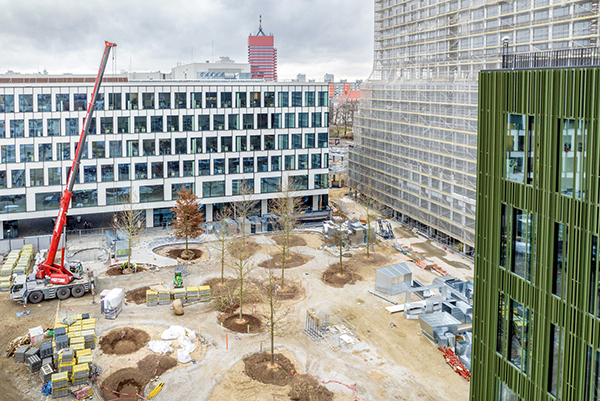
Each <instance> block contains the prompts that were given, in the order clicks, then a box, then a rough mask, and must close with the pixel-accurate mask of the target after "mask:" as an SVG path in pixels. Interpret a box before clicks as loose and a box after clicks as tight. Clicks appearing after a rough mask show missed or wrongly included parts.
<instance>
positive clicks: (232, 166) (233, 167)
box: [227, 157, 240, 174]
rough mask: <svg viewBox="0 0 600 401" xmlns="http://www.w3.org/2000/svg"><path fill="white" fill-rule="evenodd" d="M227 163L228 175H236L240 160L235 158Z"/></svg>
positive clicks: (238, 170)
mask: <svg viewBox="0 0 600 401" xmlns="http://www.w3.org/2000/svg"><path fill="white" fill-rule="evenodd" d="M227 162H228V163H229V174H238V173H239V172H240V159H239V158H237V157H235V158H233V159H229V160H228V161H227Z"/></svg>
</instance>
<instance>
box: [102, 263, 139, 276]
mask: <svg viewBox="0 0 600 401" xmlns="http://www.w3.org/2000/svg"><path fill="white" fill-rule="evenodd" d="M146 270H148V269H147V268H146V267H145V266H142V265H140V264H138V265H137V268H136V269H135V271H134V269H121V264H120V263H119V264H117V265H114V266H111V267H110V269H108V270H107V271H106V273H104V275H105V276H111V277H114V276H125V275H127V274H134V273H141V272H145V271H146Z"/></svg>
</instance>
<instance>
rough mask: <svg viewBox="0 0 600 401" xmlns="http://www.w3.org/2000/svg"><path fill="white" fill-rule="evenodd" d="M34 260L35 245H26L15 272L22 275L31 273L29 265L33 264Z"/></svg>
mask: <svg viewBox="0 0 600 401" xmlns="http://www.w3.org/2000/svg"><path fill="white" fill-rule="evenodd" d="M32 260H33V245H24V246H23V250H22V251H21V255H20V256H19V260H18V261H17V265H16V266H15V269H14V274H15V275H20V274H27V273H29V267H30V266H31V261H32Z"/></svg>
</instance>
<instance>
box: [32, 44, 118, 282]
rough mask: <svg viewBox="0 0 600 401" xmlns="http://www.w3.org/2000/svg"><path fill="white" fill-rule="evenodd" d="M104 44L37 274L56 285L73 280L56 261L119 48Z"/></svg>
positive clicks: (70, 273) (71, 275)
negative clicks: (104, 85)
mask: <svg viewBox="0 0 600 401" xmlns="http://www.w3.org/2000/svg"><path fill="white" fill-rule="evenodd" d="M104 44H105V47H104V54H103V55H102V61H101V62H100V68H99V70H98V76H97V77H96V83H95V84H94V91H93V92H92V98H91V101H90V103H89V105H88V109H87V112H86V114H85V120H84V123H83V129H82V130H81V134H80V135H79V144H78V146H77V150H76V152H75V158H74V159H73V166H72V167H71V171H70V173H69V178H68V181H67V187H66V188H65V190H64V192H63V195H62V198H61V199H60V208H59V210H58V218H57V219H56V223H55V225H54V231H53V232H52V242H51V243H50V248H49V249H48V256H47V258H46V261H45V262H43V263H40V264H39V265H38V270H37V273H36V277H37V278H44V277H46V276H48V277H50V279H51V282H53V283H56V284H66V283H69V282H71V281H72V280H73V274H72V272H71V271H69V269H65V267H64V257H63V259H62V260H63V261H62V262H61V264H60V265H57V264H55V263H54V259H55V257H56V252H57V251H58V245H59V243H60V238H61V236H62V232H63V229H64V227H65V225H66V223H67V212H68V210H69V204H70V203H71V197H72V196H73V186H74V185H75V181H76V180H77V177H78V176H79V174H78V173H79V164H80V162H81V156H82V154H83V148H84V146H85V144H86V140H87V133H88V130H89V129H90V125H91V122H92V115H93V114H94V109H95V107H96V98H97V96H98V90H99V89H100V85H101V84H102V77H103V76H104V70H105V69H106V64H107V63H108V56H109V54H110V49H111V48H112V47H116V46H117V45H116V44H115V43H110V42H104ZM63 256H64V255H63Z"/></svg>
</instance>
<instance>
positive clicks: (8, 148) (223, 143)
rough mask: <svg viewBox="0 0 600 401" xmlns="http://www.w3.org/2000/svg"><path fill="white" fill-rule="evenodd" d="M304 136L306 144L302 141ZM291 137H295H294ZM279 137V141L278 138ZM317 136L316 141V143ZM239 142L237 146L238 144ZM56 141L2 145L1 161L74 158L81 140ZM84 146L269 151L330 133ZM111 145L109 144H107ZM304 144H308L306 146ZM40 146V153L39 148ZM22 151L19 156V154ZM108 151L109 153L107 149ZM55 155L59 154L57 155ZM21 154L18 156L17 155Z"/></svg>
mask: <svg viewBox="0 0 600 401" xmlns="http://www.w3.org/2000/svg"><path fill="white" fill-rule="evenodd" d="M302 135H304V143H303V142H302ZM290 137H291V140H290ZM275 139H277V142H276V141H275ZM315 139H316V142H315ZM234 144H235V147H234ZM52 145H53V144H52V143H40V144H37V147H36V145H34V144H21V145H2V146H0V162H2V163H17V161H18V162H20V163H27V162H33V161H39V162H47V161H52V160H71V157H72V156H75V151H76V149H77V142H74V143H73V146H71V143H70V142H64V143H63V142H58V143H56V144H55V145H56V146H54V152H52V148H53V146H52ZM86 145H87V146H86V147H85V148H84V149H83V152H82V156H81V158H82V159H88V158H89V156H90V153H88V150H89V149H90V148H91V158H93V159H105V158H107V157H109V158H117V157H137V156H157V155H159V156H168V155H185V154H199V153H219V152H221V153H227V152H247V151H268V150H276V149H277V150H287V149H303V148H304V149H314V148H315V145H316V147H317V148H327V146H328V134H327V132H320V133H318V134H314V133H306V134H299V133H298V134H279V135H277V136H276V135H262V136H261V135H249V136H248V135H238V136H235V137H233V136H223V137H220V138H219V137H216V136H213V137H193V138H161V139H154V138H153V139H142V140H138V139H131V140H127V141H121V140H115V141H90V142H88V143H87V144H86ZM107 145H108V146H107ZM219 145H220V146H219ZM303 145H304V146H303ZM36 149H37V154H36V153H35V150H36ZM71 149H72V153H71ZM17 150H18V152H19V153H18V155H17ZM107 150H108V152H107ZM53 155H55V157H54V158H53ZM17 156H18V157H17Z"/></svg>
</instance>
